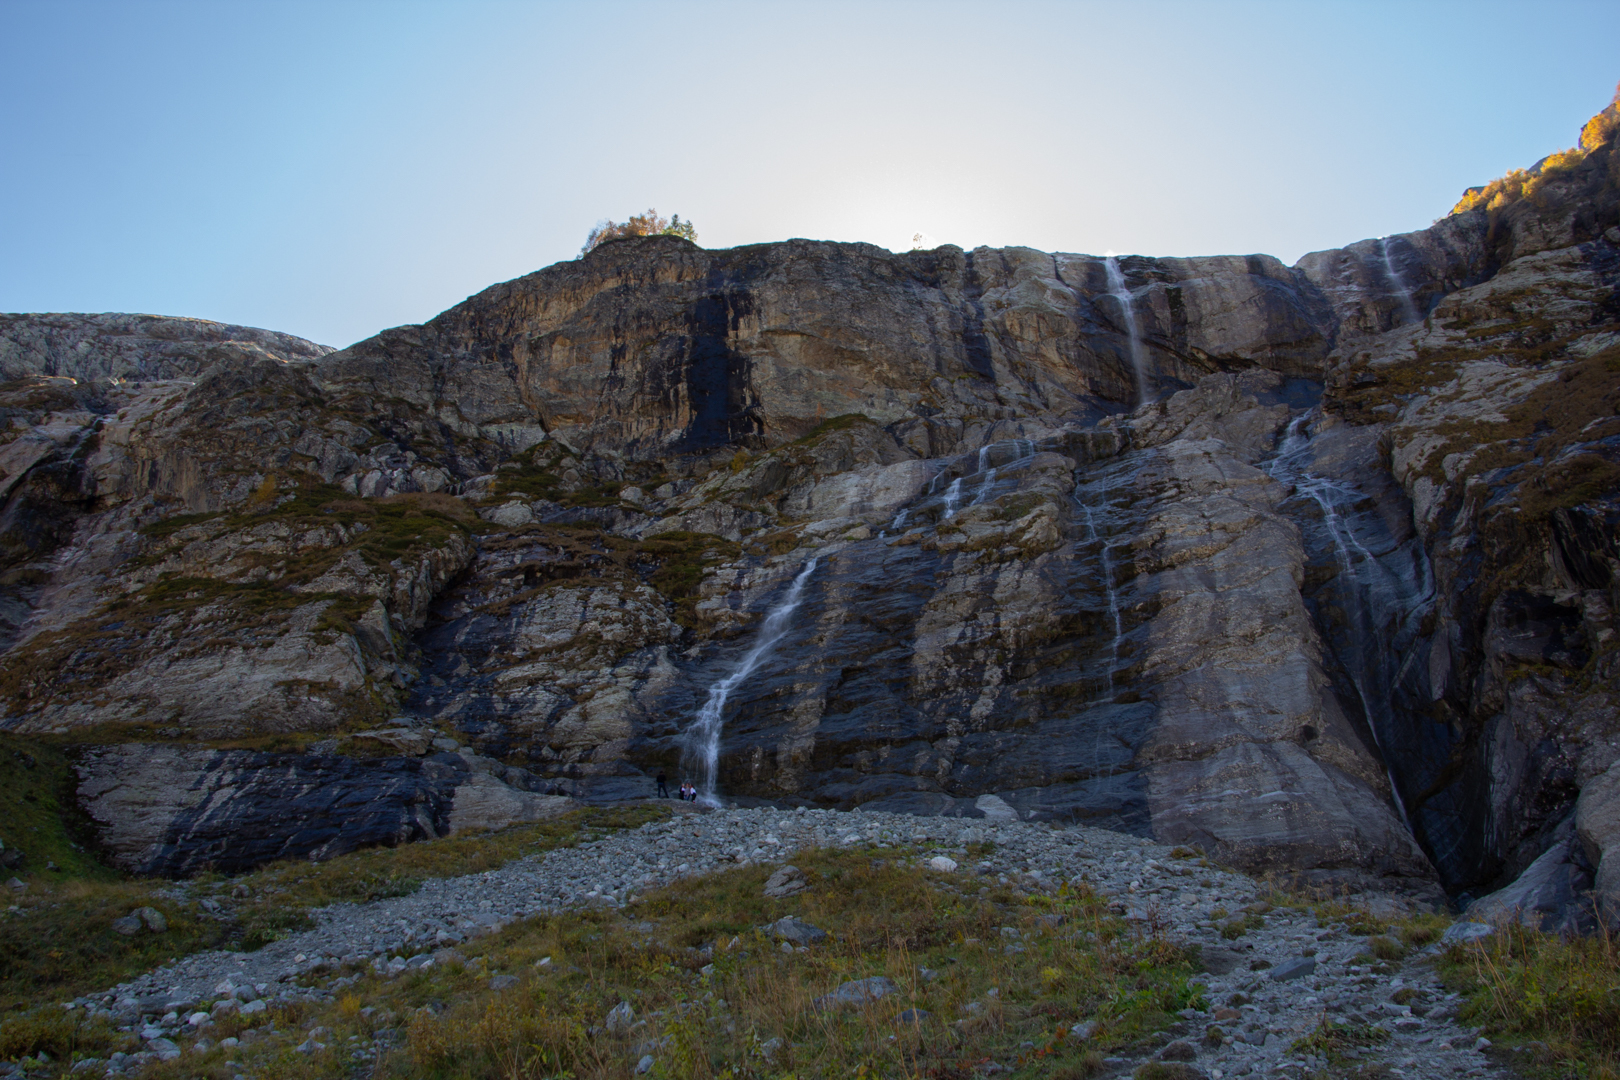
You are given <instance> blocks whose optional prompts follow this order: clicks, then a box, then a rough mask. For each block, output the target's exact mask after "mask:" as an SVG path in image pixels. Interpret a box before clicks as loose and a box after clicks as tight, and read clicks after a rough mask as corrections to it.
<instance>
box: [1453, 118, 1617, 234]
mask: <svg viewBox="0 0 1620 1080" xmlns="http://www.w3.org/2000/svg"><path fill="white" fill-rule="evenodd" d="M1616 131H1620V87H1616V88H1615V95H1614V100H1613V101H1612V102H1611V103H1610V104H1609V106H1608V108H1606V109H1604V110H1603V111H1602V112H1600V113H1598V114H1597V115H1596V116H1594V117H1592V119H1590V120H1588V121H1587V122H1586V124H1585V126H1583V127H1582V128H1581V137H1580V142H1579V144H1578V145H1576V146H1575V147H1574V148H1573V149H1570V150H1561V151H1559V152H1558V153H1556V154H1550V155H1548V156H1547V157H1546V158H1545V159H1544V160H1543V161H1541V162H1540V164H1539V166H1538V167H1537V168H1535V169H1533V170H1531V169H1514V170H1512V171H1511V172H1509V173H1508V174H1507V175H1506V176H1502V177H1499V178H1498V179H1496V180H1492V181H1491V182H1490V183H1489V184H1483V185H1481V186H1479V187H1473V188H1469V189H1468V190H1467V191H1465V192H1464V193H1463V197H1462V198H1461V199H1460V200H1458V202H1457V205H1456V206H1454V207H1452V208H1451V212H1452V213H1453V214H1463V213H1467V212H1468V211H1470V210H1479V209H1484V210H1487V211H1490V212H1491V213H1493V214H1495V213H1498V212H1500V211H1502V210H1504V209H1506V208H1507V207H1508V206H1511V205H1512V204H1513V203H1515V202H1518V201H1519V200H1520V199H1526V198H1533V197H1534V196H1535V194H1536V192H1537V191H1538V190H1540V189H1541V188H1542V187H1543V186H1545V185H1546V184H1547V183H1548V181H1550V180H1552V179H1553V178H1554V177H1556V176H1558V175H1559V174H1561V173H1567V172H1570V171H1571V170H1573V169H1574V168H1575V167H1576V166H1578V165H1579V164H1580V163H1581V162H1582V161H1584V160H1585V159H1586V157H1587V155H1588V154H1590V153H1591V152H1592V151H1593V150H1596V149H1597V148H1598V147H1600V146H1602V145H1604V144H1605V143H1608V142H1611V141H1612V140H1613V139H1614V135H1615V132H1616Z"/></svg>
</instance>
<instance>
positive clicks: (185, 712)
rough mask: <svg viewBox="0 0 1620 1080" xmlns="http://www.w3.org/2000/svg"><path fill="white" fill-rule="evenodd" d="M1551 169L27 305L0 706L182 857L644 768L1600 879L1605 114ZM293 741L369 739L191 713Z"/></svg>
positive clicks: (547, 794) (296, 847)
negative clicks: (294, 819)
mask: <svg viewBox="0 0 1620 1080" xmlns="http://www.w3.org/2000/svg"><path fill="white" fill-rule="evenodd" d="M1559 162H1560V163H1559V164H1558V165H1557V167H1556V168H1553V167H1549V169H1548V170H1545V171H1543V172H1542V173H1539V174H1536V175H1534V176H1533V177H1530V179H1522V178H1521V180H1520V181H1516V182H1517V183H1518V184H1519V186H1518V187H1516V188H1514V189H1513V191H1514V194H1513V195H1512V197H1509V196H1508V194H1505V193H1504V194H1499V195H1493V196H1492V198H1490V199H1489V200H1487V201H1486V202H1485V203H1484V204H1482V205H1481V206H1479V207H1477V208H1473V209H1467V210H1464V211H1461V212H1458V213H1454V214H1453V215H1451V216H1449V217H1447V218H1444V219H1442V220H1441V221H1440V222H1437V223H1436V225H1435V226H1433V227H1432V228H1430V229H1427V230H1423V231H1420V232H1417V233H1411V234H1407V235H1404V236H1396V237H1386V238H1383V239H1381V240H1369V241H1363V242H1360V243H1357V244H1353V245H1351V246H1349V247H1347V248H1343V249H1340V250H1335V251H1329V252H1318V253H1314V254H1311V255H1308V256H1306V257H1305V258H1303V259H1301V260H1300V261H1299V263H1297V264H1296V265H1295V266H1293V267H1287V266H1284V265H1282V264H1281V263H1279V262H1277V261H1276V260H1274V259H1271V258H1269V257H1265V256H1246V257H1212V258H1197V259H1151V258H1145V257H1135V256H1133V257H1126V258H1120V259H1117V260H1111V259H1106V258H1098V257H1094V256H1086V255H1071V254H1047V253H1043V252H1038V251H1034V250H1031V249H1024V248H1011V249H1001V250H991V249H979V250H976V251H972V252H967V251H962V250H960V249H957V248H953V247H943V248H939V249H936V250H934V251H919V252H910V253H906V254H900V255H896V254H891V253H889V252H886V251H883V250H881V249H878V248H874V247H871V246H868V245H861V244H833V243H814V242H810V241H790V242H787V243H781V244H766V245H755V246H750V247H744V248H736V249H732V250H729V251H705V250H703V249H700V248H698V247H696V246H695V245H693V244H691V243H689V242H687V241H684V240H681V239H679V238H674V237H648V238H638V239H627V240H619V241H612V242H609V243H606V244H603V245H601V246H600V247H599V248H597V249H596V250H594V251H593V252H592V253H591V254H590V255H588V256H586V257H584V258H582V259H580V260H577V261H574V262H569V263H563V264H559V265H557V266H553V267H548V268H546V269H544V270H541V271H539V272H537V273H535V274H531V275H528V276H527V277H524V278H520V279H517V280H515V281H512V282H507V283H505V284H502V285H498V286H495V287H493V288H491V289H488V290H486V291H484V292H483V293H480V294H479V295H477V296H474V297H472V298H470V299H469V300H468V301H466V302H465V303H463V304H461V305H458V306H457V307H455V308H452V309H451V310H450V311H447V312H445V313H444V314H443V315H441V316H439V317H438V318H437V319H434V320H432V321H431V322H429V323H427V324H424V325H422V326H416V327H401V328H398V329H395V330H390V331H387V332H385V333H383V334H380V335H378V336H377V337H375V338H372V339H370V340H368V341H364V342H360V343H358V344H356V345H353V346H351V347H349V348H347V349H343V350H340V351H336V352H330V351H327V350H325V349H323V348H322V347H320V346H315V345H311V344H310V343H307V342H299V341H297V340H296V339H289V338H285V337H283V336H280V335H272V334H268V333H266V332H263V331H249V330H243V329H241V328H231V327H219V326H217V325H215V324H208V323H200V322H195V321H191V320H155V319H150V318H148V317H144V316H142V317H134V316H7V317H6V321H5V323H4V329H3V335H0V342H3V346H0V362H3V363H4V365H5V368H4V370H5V372H6V374H7V375H8V376H9V377H11V378H12V379H13V381H12V382H10V383H7V384H6V385H5V386H4V387H0V407H3V410H4V412H3V418H4V419H5V420H6V421H7V423H8V424H9V425H10V426H9V428H8V429H7V431H6V432H5V434H4V435H3V436H0V439H3V441H0V469H3V470H4V475H0V500H3V509H0V561H3V563H4V573H3V576H0V635H3V641H0V644H4V645H5V646H6V647H7V649H8V651H7V652H6V659H5V670H4V673H3V675H0V716H3V717H4V719H3V721H0V723H3V724H4V726H5V727H6V728H8V729H11V730H16V731H21V732H34V733H48V732H55V733H58V734H57V735H56V736H54V737H59V738H82V739H85V740H88V741H89V742H90V743H92V744H93V745H94V747H95V748H93V749H90V750H86V751H85V755H86V756H85V759H84V760H85V761H86V763H87V764H86V765H85V769H86V772H85V776H86V781H85V783H86V787H85V797H86V799H87V800H89V802H90V805H92V807H103V808H107V807H114V808H118V809H116V810H98V811H95V813H96V814H97V815H98V820H101V821H103V822H112V821H114V820H115V819H119V815H123V817H124V818H125V819H128V820H130V821H134V820H137V819H139V820H140V821H143V822H145V824H143V825H141V826H140V827H139V828H133V827H132V829H131V830H126V831H125V832H124V833H117V831H116V830H114V831H113V832H109V834H108V835H109V836H114V835H115V834H116V835H117V836H120V837H122V838H121V839H116V840H109V843H112V844H113V846H114V848H115V850H117V851H119V852H120V855H119V857H120V859H122V860H123V861H124V863H125V864H126V865H132V866H134V865H139V866H141V867H144V868H148V869H155V870H160V871H162V872H187V871H188V870H189V869H194V868H196V867H199V866H202V865H205V864H208V865H226V864H227V863H228V864H229V865H232V866H235V865H249V864H251V863H252V862H254V861H256V860H260V859H263V858H270V857H278V856H284V855H299V856H303V855H309V854H311V853H315V854H319V853H320V852H321V851H323V850H326V848H324V847H322V845H324V844H330V843H334V842H337V836H338V834H336V833H331V832H330V829H329V828H328V826H327V825H319V826H317V825H311V826H310V827H309V828H307V829H305V830H304V831H303V832H301V833H297V835H298V836H301V837H303V839H290V838H288V837H286V836H283V837H281V838H280V839H279V840H277V838H276V837H274V836H271V835H270V834H269V833H268V832H266V833H265V835H264V836H263V837H262V838H261V839H260V840H255V841H253V843H251V844H245V846H244V847H243V853H242V854H240V855H239V856H238V855H235V854H232V853H230V852H228V851H226V850H224V849H223V848H221V847H220V844H221V843H223V840H221V839H219V838H222V837H224V836H226V835H227V834H228V831H229V830H228V828H227V827H226V826H225V825H223V824H221V823H226V822H229V821H231V820H233V819H236V818H240V819H241V820H242V821H243V822H247V823H251V822H253V821H257V820H261V818H262V820H264V821H270V820H273V818H274V815H275V812H272V811H271V810H267V809H265V808H267V807H276V806H280V807H282V811H279V812H281V813H283V814H285V813H295V814H296V813H304V812H305V810H300V809H298V808H299V807H304V808H305V809H307V812H308V814H309V820H311V821H319V822H328V823H330V822H333V821H336V820H337V819H338V818H339V817H340V816H341V815H340V814H339V813H338V811H337V810H335V809H334V807H338V806H340V805H341V799H342V797H343V796H342V792H343V791H344V790H345V789H347V788H351V787H352V788H355V789H357V790H375V791H376V792H377V794H376V801H377V806H378V810H377V815H376V818H375V820H374V821H373V822H372V823H371V824H369V825H366V826H365V828H363V829H359V830H358V831H357V832H356V835H357V836H359V835H363V837H364V838H363V839H362V840H359V841H356V842H399V841H402V840H406V839H410V838H412V837H416V836H421V835H437V834H440V833H443V832H446V831H449V830H453V829H456V828H463V827H470V826H468V825H467V824H466V823H467V822H473V821H483V822H486V823H488V822H493V821H497V820H514V819H521V818H525V817H532V816H536V815H539V814H543V813H546V812H549V810H548V807H550V806H552V805H554V804H553V803H551V802H548V801H547V800H552V799H557V798H561V797H564V796H567V797H571V798H577V799H586V800H599V801H600V800H615V799H621V798H627V797H639V796H645V795H650V794H651V793H652V787H653V783H652V779H651V778H652V776H653V775H655V774H656V773H657V772H659V771H665V772H677V773H682V774H684V775H688V776H691V777H693V778H696V779H698V780H699V781H700V782H701V783H702V784H703V785H704V786H705V788H706V789H709V788H712V789H713V790H714V791H715V792H716V793H717V794H718V795H720V796H723V797H724V798H726V799H728V800H732V801H739V802H742V803H747V802H750V801H769V802H776V803H784V804H790V803H811V804H819V805H828V806H844V807H847V806H853V805H863V806H869V807H872V808H875V809H889V810H904V811H908V812H912V813H919V814H949V815H965V816H973V817H990V818H1003V819H1010V818H1015V817H1016V818H1023V819H1053V820H1072V819H1084V820H1087V821H1090V822H1092V823H1094V824H1103V825H1107V826H1109V827H1111V828H1116V829H1121V830H1125V831H1130V832H1136V833H1140V834H1151V835H1153V836H1154V837H1156V838H1158V839H1160V840H1164V841H1166V842H1174V843H1185V844H1191V845H1197V846H1200V847H1202V848H1204V849H1205V850H1206V851H1209V852H1210V853H1211V854H1216V855H1218V856H1219V857H1221V858H1223V859H1225V860H1227V861H1229V862H1231V863H1233V864H1236V865H1240V866H1243V867H1245V868H1249V869H1266V870H1277V871H1282V872H1290V873H1294V874H1298V875H1300V876H1302V877H1303V878H1304V879H1305V880H1308V881H1318V882H1324V883H1328V882H1331V883H1339V884H1352V885H1353V884H1356V883H1365V882H1367V881H1370V880H1375V879H1376V880H1378V881H1380V882H1382V883H1383V884H1385V885H1388V884H1390V883H1396V884H1399V885H1404V886H1405V887H1409V888H1411V889H1412V890H1415V891H1417V892H1419V893H1425V892H1427V893H1430V894H1432V893H1433V891H1434V889H1435V888H1436V886H1439V887H1443V888H1444V889H1445V890H1446V891H1447V892H1449V893H1450V894H1451V895H1452V896H1454V897H1457V898H1460V899H1472V898H1473V897H1477V896H1481V895H1483V894H1485V893H1489V892H1492V891H1493V890H1498V889H1500V888H1502V887H1503V886H1507V885H1509V884H1510V883H1512V882H1514V880H1515V879H1519V878H1521V875H1526V876H1524V877H1523V879H1522V880H1521V881H1520V882H1519V884H1518V886H1516V887H1515V888H1516V890H1517V891H1510V892H1506V893H1499V894H1498V895H1496V897H1495V898H1494V900H1492V901H1491V902H1492V903H1494V904H1496V905H1497V906H1498V907H1499V908H1502V910H1509V909H1511V908H1513V907H1515V906H1517V907H1526V906H1527V905H1528V908H1529V909H1531V910H1532V911H1533V913H1534V914H1532V916H1530V917H1531V918H1532V920H1533V921H1540V922H1542V923H1543V924H1546V925H1553V924H1558V925H1568V924H1567V922H1566V923H1559V922H1558V920H1560V919H1563V918H1564V915H1565V914H1567V911H1568V909H1570V908H1571V907H1572V906H1573V905H1576V904H1579V903H1585V902H1586V900H1587V898H1589V897H1590V896H1591V895H1592V890H1593V888H1594V886H1595V888H1596V895H1597V897H1598V898H1599V899H1600V900H1601V901H1602V902H1603V903H1605V904H1607V905H1609V907H1608V908H1606V909H1605V910H1610V911H1612V910H1615V908H1616V904H1617V901H1616V900H1615V888H1614V883H1615V880H1616V877H1615V875H1616V874H1620V869H1617V866H1620V854H1617V853H1616V848H1615V845H1616V842H1617V839H1616V832H1615V830H1614V829H1613V828H1610V827H1609V824H1608V823H1609V822H1610V819H1612V818H1613V816H1614V815H1613V813H1612V810H1613V806H1612V804H1613V803H1614V801H1615V800H1614V799H1612V798H1610V795H1611V794H1612V792H1611V791H1610V789H1611V788H1612V787H1613V784H1612V782H1611V781H1612V777H1613V769H1614V767H1615V761H1616V756H1617V753H1620V731H1617V729H1616V723H1617V721H1616V709H1615V700H1614V693H1615V670H1614V656H1615V649H1616V643H1615V637H1614V626H1613V612H1614V611H1615V609H1616V605H1617V604H1620V594H1617V591H1616V571H1617V569H1620V548H1617V547H1616V545H1615V540H1614V536H1615V535H1616V529H1615V525H1616V523H1617V521H1620V499H1617V491H1620V421H1617V420H1616V419H1615V417H1616V414H1617V413H1620V397H1617V395H1620V291H1617V288H1620V200H1617V199H1616V192H1617V191H1620V163H1617V157H1616V155H1615V154H1614V152H1613V146H1612V143H1611V142H1601V143H1597V144H1594V145H1592V146H1590V147H1587V148H1586V149H1585V150H1584V151H1583V153H1582V154H1580V155H1576V156H1575V157H1573V158H1569V157H1565V158H1560V159H1559ZM1527 175H1528V174H1527ZM1504 190H1505V189H1504ZM1126 293H1128V294H1129V299H1130V303H1129V305H1128V306H1127V305H1126V304H1125V303H1124V301H1123V299H1122V297H1123V296H1124V295H1125V294H1126ZM1144 391H1145V393H1144ZM790 590H791V595H792V597H793V604H792V605H791V610H789V606H788V605H785V604H784V603H783V601H784V598H785V597H786V596H788V595H789V594H790ZM778 608H781V610H780V611H777V615H776V618H775V619H774V620H772V621H770V623H769V625H770V627H771V629H770V632H769V635H767V636H762V630H761V627H762V626H764V625H765V624H766V622H767V616H768V615H769V614H770V613H771V612H772V611H773V610H776V609H778ZM764 643H768V645H769V647H765V644H764ZM704 716H706V717H709V718H710V719H711V720H712V723H708V724H707V725H706V726H705V725H704V724H697V723H695V720H696V719H697V718H698V717H704ZM396 717H399V718H403V719H402V720H401V721H400V722H398V723H396V724H395V725H394V726H391V727H380V726H379V725H380V724H382V722H383V721H384V720H385V719H388V718H396ZM74 733H80V734H78V735H75V734H74ZM92 733H93V734H92ZM712 733H717V734H714V736H713V738H712V739H711V738H710V734H712ZM293 735H297V736H301V737H302V736H314V735H318V736H320V737H321V738H322V739H323V740H325V742H331V743H332V745H334V746H346V747H349V748H350V749H351V751H352V750H353V749H354V748H356V747H360V746H368V747H371V748H372V749H371V750H370V751H367V753H369V754H376V753H380V754H382V755H383V757H382V758H374V757H362V758H359V759H355V758H351V757H347V756H342V755H338V756H333V755H332V754H331V750H330V748H328V749H326V750H311V751H305V752H304V753H302V754H294V753H291V752H287V751H278V752H277V754H279V756H277V755H276V754H270V753H269V752H268V751H247V750H241V749H229V748H227V747H226V746H225V744H227V743H232V742H235V743H237V744H240V741H241V740H244V739H247V740H251V739H263V738H266V737H271V736H274V737H291V736H293ZM446 738H452V739H454V740H457V741H459V742H461V743H466V744H469V746H470V749H469V751H468V753H467V754H462V755H457V756H455V757H454V760H451V758H450V757H448V756H446V754H444V753H443V752H442V751H441V752H440V753H439V754H437V755H435V756H423V755H425V754H427V753H428V750H429V748H430V747H431V746H432V745H433V740H434V739H446ZM323 745H325V743H324V742H323ZM120 755H128V757H127V759H126V758H125V757H120ZM272 759H274V760H272ZM115 760H116V761H126V763H127V764H128V767H127V768H126V769H124V773H125V774H126V775H124V776H123V779H122V780H121V781H120V785H114V786H112V787H106V788H104V789H103V788H100V787H97V786H96V785H98V784H102V783H104V782H105V781H104V780H98V779H94V778H95V777H103V778H104V777H106V776H107V775H109V773H108V769H107V767H104V766H103V765H99V764H97V763H98V762H106V761H115ZM390 762H392V764H390ZM458 762H459V764H458ZM176 770H178V771H176ZM498 770H506V773H501V772H499V771H498ZM148 772H150V773H151V775H152V776H158V775H168V774H171V773H172V774H173V776H174V777H179V776H181V774H182V773H183V774H184V775H185V776H186V777H189V779H185V780H184V782H183V783H182V782H181V781H180V780H174V781H173V782H170V783H168V784H167V785H166V787H164V790H165V791H167V790H170V789H172V790H175V791H182V790H183V791H185V792H189V793H191V794H188V795H186V796H185V797H184V798H178V797H175V798H169V799H168V801H167V802H165V801H163V800H157V801H156V802H154V803H152V805H153V806H155V807H158V808H156V809H150V810H140V809H138V808H139V807H141V806H144V805H146V803H143V801H142V800H146V799H148V795H147V794H142V792H143V791H147V790H148V789H147V788H146V787H143V785H144V784H146V781H145V780H143V779H142V776H143V775H144V774H146V773H148ZM508 774H510V775H508ZM221 777H229V778H230V780H229V784H228V785H227V784H226V782H225V781H224V780H221V779H219V778H221ZM277 777H280V779H277ZM226 786H228V787H229V788H230V790H231V792H233V794H231V796H230V797H229V798H224V797H222V796H220V795H219V794H218V793H219V792H221V791H224V790H225V787H226ZM119 792H125V794H118V793H119ZM456 792H460V793H462V794H454V793H456ZM165 797H166V798H167V796H165ZM154 798H155V797H154ZM120 799H123V800H125V802H123V803H121V802H119V800H120ZM187 800H190V801H187ZM278 800H280V801H279V802H278ZM413 800H414V801H413ZM125 803H127V809H126V808H125ZM159 804H161V806H159ZM457 806H460V807H462V808H463V809H462V811H460V814H461V816H460V817H459V819H458V817H457V814H458V811H457V810H456V809H455V808H456V807H457ZM197 807H203V808H204V809H203V810H198V809H196V808H197ZM406 807H414V809H410V810H407V809H405V808H406ZM289 808H291V809H289ZM256 815H258V816H256ZM413 815H414V816H413ZM458 821H459V822H461V824H458ZM107 827H108V828H109V829H113V826H112V825H110V824H109V825H108V826H107ZM244 828H245V832H244V835H256V834H255V833H254V829H255V828H257V826H244ZM210 829H215V830H216V831H215V832H210V831H209V830H210ZM323 830H326V831H323ZM339 832H341V830H339ZM344 842H347V841H344ZM278 844H279V846H278ZM231 859H237V860H238V861H236V862H229V860H231ZM222 860H224V861H222ZM1515 898H1518V899H1515ZM1549 920H1551V921H1550V922H1549Z"/></svg>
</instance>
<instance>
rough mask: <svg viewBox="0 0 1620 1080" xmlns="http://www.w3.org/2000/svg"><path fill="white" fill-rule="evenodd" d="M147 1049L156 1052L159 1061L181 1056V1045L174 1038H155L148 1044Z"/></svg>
mask: <svg viewBox="0 0 1620 1080" xmlns="http://www.w3.org/2000/svg"><path fill="white" fill-rule="evenodd" d="M146 1049H147V1050H148V1051H150V1052H151V1053H154V1054H156V1055H157V1057H158V1060H159V1061H173V1060H174V1059H175V1058H177V1057H179V1056H180V1047H179V1046H178V1045H176V1044H175V1042H174V1040H173V1039H164V1038H157V1039H153V1040H151V1041H150V1042H148V1043H147V1044H146Z"/></svg>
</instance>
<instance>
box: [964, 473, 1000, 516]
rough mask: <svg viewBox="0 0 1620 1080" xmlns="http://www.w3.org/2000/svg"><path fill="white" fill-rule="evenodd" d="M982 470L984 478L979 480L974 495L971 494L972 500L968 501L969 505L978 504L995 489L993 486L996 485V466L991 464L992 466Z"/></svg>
mask: <svg viewBox="0 0 1620 1080" xmlns="http://www.w3.org/2000/svg"><path fill="white" fill-rule="evenodd" d="M983 471H984V479H983V480H981V481H979V491H978V493H977V494H976V495H974V496H973V501H972V502H970V503H968V505H969V506H978V505H979V504H980V503H982V502H984V500H985V499H987V498H989V497H990V493H991V492H992V491H994V490H995V487H996V468H995V466H994V465H992V466H990V468H988V469H985V470H983Z"/></svg>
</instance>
